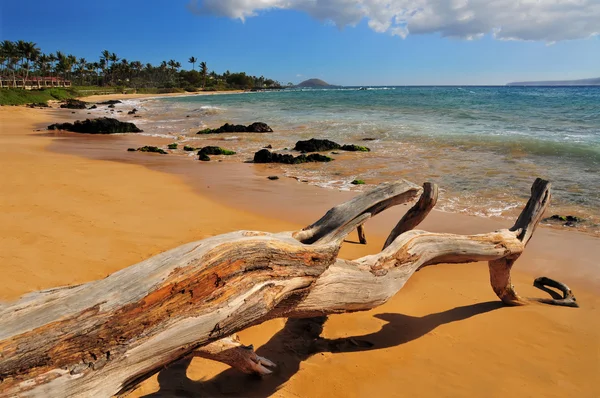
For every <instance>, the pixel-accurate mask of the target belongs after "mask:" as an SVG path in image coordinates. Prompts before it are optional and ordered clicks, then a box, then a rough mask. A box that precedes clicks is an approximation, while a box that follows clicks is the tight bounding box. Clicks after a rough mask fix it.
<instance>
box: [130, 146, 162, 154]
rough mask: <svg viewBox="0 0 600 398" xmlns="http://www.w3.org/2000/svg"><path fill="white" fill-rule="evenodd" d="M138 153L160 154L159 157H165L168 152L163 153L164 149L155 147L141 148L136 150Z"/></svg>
mask: <svg viewBox="0 0 600 398" xmlns="http://www.w3.org/2000/svg"><path fill="white" fill-rule="evenodd" d="M137 150H138V151H139V152H152V153H160V154H161V155H167V154H168V152H167V151H165V150H164V149H160V148H159V147H156V146H148V145H146V146H143V147H141V148H138V149H137Z"/></svg>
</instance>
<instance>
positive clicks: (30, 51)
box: [17, 40, 40, 88]
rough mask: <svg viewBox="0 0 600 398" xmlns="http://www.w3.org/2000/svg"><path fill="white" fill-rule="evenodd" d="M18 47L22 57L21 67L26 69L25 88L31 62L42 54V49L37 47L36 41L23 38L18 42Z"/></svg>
mask: <svg viewBox="0 0 600 398" xmlns="http://www.w3.org/2000/svg"><path fill="white" fill-rule="evenodd" d="M17 49H18V51H19V53H20V54H19V55H20V56H21V58H22V60H21V68H24V69H25V76H24V77H23V88H25V82H26V80H27V79H28V78H29V67H30V62H34V61H35V60H36V59H37V58H38V57H39V56H40V49H39V48H38V47H36V44H35V43H34V42H31V41H23V40H19V41H18V42H17Z"/></svg>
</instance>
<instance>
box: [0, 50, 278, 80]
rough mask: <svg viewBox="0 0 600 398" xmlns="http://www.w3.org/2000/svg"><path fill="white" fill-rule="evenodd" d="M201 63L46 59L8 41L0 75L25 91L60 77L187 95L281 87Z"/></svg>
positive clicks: (111, 57) (112, 57)
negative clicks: (28, 84)
mask: <svg viewBox="0 0 600 398" xmlns="http://www.w3.org/2000/svg"><path fill="white" fill-rule="evenodd" d="M198 61H199V60H198V59H197V58H196V57H194V56H192V57H190V58H189V59H188V63H190V64H191V65H192V69H191V70H184V69H183V68H182V65H181V63H180V62H178V61H176V60H173V59H171V60H168V61H166V60H165V61H162V62H161V63H160V64H159V65H152V64H150V63H146V64H144V63H142V62H140V61H129V60H128V59H126V58H121V57H119V56H117V54H115V53H114V52H110V51H108V50H104V51H102V52H101V54H100V56H99V58H98V60H97V61H90V60H87V59H86V58H77V57H76V56H74V55H72V54H65V53H63V52H61V51H56V52H54V53H48V54H46V53H43V52H42V51H41V50H40V49H39V47H37V44H36V43H33V42H27V41H23V40H18V41H9V40H4V41H2V42H1V43H0V76H1V77H2V79H4V80H12V81H13V82H14V84H13V86H14V87H16V86H17V84H16V82H17V81H19V80H21V81H22V82H23V84H22V87H25V81H28V80H30V79H31V78H32V77H50V78H61V79H64V80H69V81H71V82H72V83H73V84H74V85H79V86H104V87H108V86H113V87H116V86H119V87H130V88H165V89H169V88H183V89H185V90H187V91H196V90H197V89H203V90H221V89H254V88H279V87H281V84H280V83H279V82H278V81H276V80H273V79H268V78H265V77H264V76H259V77H258V76H251V75H247V74H246V73H245V72H238V73H231V72H230V71H229V70H227V71H226V72H224V73H222V74H218V73H216V72H215V71H209V69H208V65H207V64H206V62H204V61H201V62H198ZM196 63H198V70H196Z"/></svg>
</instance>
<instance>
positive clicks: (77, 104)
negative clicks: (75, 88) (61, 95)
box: [60, 99, 87, 109]
mask: <svg viewBox="0 0 600 398" xmlns="http://www.w3.org/2000/svg"><path fill="white" fill-rule="evenodd" d="M60 107H61V108H66V109H85V108H87V102H84V101H81V100H76V99H68V100H66V101H65V103H64V104H61V105H60Z"/></svg>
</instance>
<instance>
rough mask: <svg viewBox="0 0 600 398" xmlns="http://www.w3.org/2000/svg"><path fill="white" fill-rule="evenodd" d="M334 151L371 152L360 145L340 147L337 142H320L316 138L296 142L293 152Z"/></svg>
mask: <svg viewBox="0 0 600 398" xmlns="http://www.w3.org/2000/svg"><path fill="white" fill-rule="evenodd" d="M335 149H341V150H343V151H352V152H356V151H360V152H370V151H371V150H370V149H369V148H367V147H366V146H360V145H354V144H350V145H340V144H338V143H337V142H334V141H330V140H321V139H318V138H311V139H310V140H306V141H298V142H296V146H295V147H294V150H295V151H301V152H325V151H332V150H335Z"/></svg>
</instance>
